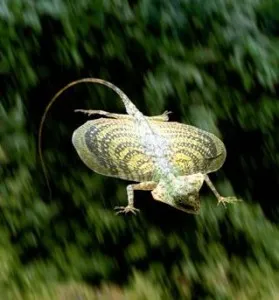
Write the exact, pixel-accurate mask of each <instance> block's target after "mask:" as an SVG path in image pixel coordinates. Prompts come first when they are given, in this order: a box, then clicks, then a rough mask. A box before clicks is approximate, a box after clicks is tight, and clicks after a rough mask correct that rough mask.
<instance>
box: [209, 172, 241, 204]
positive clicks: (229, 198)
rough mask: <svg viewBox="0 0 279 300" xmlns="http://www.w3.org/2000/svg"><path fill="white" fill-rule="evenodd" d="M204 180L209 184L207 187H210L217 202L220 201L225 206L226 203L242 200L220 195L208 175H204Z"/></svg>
mask: <svg viewBox="0 0 279 300" xmlns="http://www.w3.org/2000/svg"><path fill="white" fill-rule="evenodd" d="M204 180H205V182H206V184H207V185H208V186H209V188H210V189H211V191H212V192H213V194H214V195H215V197H216V198H217V200H218V204H217V205H219V204H220V203H222V204H223V205H225V206H226V203H235V202H240V201H242V200H240V199H237V198H236V197H223V196H221V195H220V194H219V193H218V191H217V190H216V188H215V186H214V185H213V183H212V181H211V180H210V179H209V177H208V175H204Z"/></svg>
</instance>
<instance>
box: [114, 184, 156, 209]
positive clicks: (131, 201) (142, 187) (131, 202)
mask: <svg viewBox="0 0 279 300" xmlns="http://www.w3.org/2000/svg"><path fill="white" fill-rule="evenodd" d="M156 185H157V183H156V182H154V181H146V182H141V183H137V184H129V185H128V186H127V196H128V205H127V206H116V207H115V208H114V209H115V210H118V212H117V213H116V214H117V215H118V214H121V213H125V214H127V213H129V212H131V213H133V214H134V215H135V214H136V212H139V211H140V210H139V209H138V208H135V207H134V191H135V190H138V191H152V190H153V189H154V188H155V187H156Z"/></svg>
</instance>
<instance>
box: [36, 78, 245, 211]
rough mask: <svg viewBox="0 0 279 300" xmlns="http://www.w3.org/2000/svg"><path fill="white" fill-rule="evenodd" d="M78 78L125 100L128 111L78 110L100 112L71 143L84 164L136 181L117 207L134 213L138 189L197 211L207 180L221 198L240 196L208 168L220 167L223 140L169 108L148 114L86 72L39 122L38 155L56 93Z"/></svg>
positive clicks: (221, 200)
mask: <svg viewBox="0 0 279 300" xmlns="http://www.w3.org/2000/svg"><path fill="white" fill-rule="evenodd" d="M79 83H95V84H101V85H104V86H107V87H109V88H110V89H112V90H113V91H114V92H115V93H117V94H118V96H119V97H120V99H121V100H122V102H123V104H124V106H125V108H126V112H127V114H116V113H109V112H106V111H102V110H83V109H77V110H76V111H77V112H82V113H86V114H88V115H90V116H91V115H100V116H102V117H101V118H99V119H95V120H90V121H87V122H86V123H84V124H83V125H81V126H80V127H78V128H77V129H76V130H75V131H74V133H73V135H72V144H73V146H74V148H75V149H76V152H77V154H78V155H79V157H80V159H81V160H82V161H83V162H84V164H85V165H86V166H87V167H89V168H90V169H91V170H93V171H95V172H96V173H99V174H102V175H105V176H109V177H116V178H120V179H123V180H128V181H132V182H134V183H133V184H129V185H128V186H127V197H128V205H127V206H117V207H116V208H115V209H116V210H117V213H122V212H124V213H128V212H132V213H134V214H135V213H136V212H137V211H139V210H138V209H137V208H135V207H134V191H135V190H144V191H151V194H152V197H153V199H154V200H157V201H161V202H163V203H166V204H168V205H170V206H173V207H175V208H176V209H179V210H182V211H184V212H187V213H192V214H196V213H198V211H199V208H200V199H199V191H200V189H201V187H202V185H203V183H204V182H206V184H207V185H208V186H209V188H210V189H211V190H212V192H213V193H214V195H215V196H216V198H217V200H218V204H219V203H223V204H225V203H232V202H236V201H240V200H238V199H237V198H235V197H223V196H221V195H220V194H219V193H218V191H217V190H216V188H215V187H214V185H213V183H212V182H211V180H210V179H209V176H208V174H209V173H212V172H215V171H217V170H218V169H220V168H221V167H222V165H223V164H224V162H225V159H226V155H227V152H226V148H225V145H224V143H223V142H222V141H221V140H220V139H219V138H218V137H216V136H215V135H213V134H212V133H209V132H207V131H204V130H201V129H199V128H197V127H194V126H191V125H186V124H182V123H178V122H169V116H168V115H169V112H168V111H166V112H164V113H163V114H161V115H157V116H145V115H143V114H142V113H141V112H140V111H139V110H138V109H137V107H136V106H135V105H134V104H133V103H132V101H131V100H130V99H129V98H128V97H127V95H126V94H125V93H124V92H123V91H122V90H120V89H119V88H118V87H117V86H115V85H114V84H112V83H110V82H108V81H105V80H103V79H99V78H83V79H79V80H76V81H73V82H71V83H69V84H68V85H66V86H65V87H64V88H62V89H61V90H60V91H59V92H58V93H57V94H56V95H55V96H54V97H53V98H52V100H51V101H50V103H49V104H48V106H47V107H46V109H45V112H44V114H43V117H42V120H41V123H40V128H39V144H38V148H39V155H40V159H41V163H42V166H43V172H44V174H45V176H46V180H47V184H48V186H49V181H48V179H47V172H46V167H45V164H44V161H43V157H42V146H41V145H42V142H41V136H42V129H43V125H44V122H45V119H46V115H47V113H48V111H49V109H50V107H51V106H52V104H53V103H54V102H55V101H56V99H57V98H58V97H59V96H60V95H61V94H62V93H63V92H64V91H65V90H67V89H68V88H70V87H72V86H74V85H76V84H79Z"/></svg>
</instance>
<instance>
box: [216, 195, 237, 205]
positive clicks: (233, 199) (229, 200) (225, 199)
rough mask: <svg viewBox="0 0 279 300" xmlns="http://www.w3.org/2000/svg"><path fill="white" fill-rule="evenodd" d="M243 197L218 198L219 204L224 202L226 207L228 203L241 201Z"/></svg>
mask: <svg viewBox="0 0 279 300" xmlns="http://www.w3.org/2000/svg"><path fill="white" fill-rule="evenodd" d="M241 201H242V200H241V199H237V198H236V197H220V198H219V199H218V204H217V205H219V204H220V203H222V204H223V205H224V206H225V207H226V203H235V202H241Z"/></svg>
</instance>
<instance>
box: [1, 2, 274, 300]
mask: <svg viewBox="0 0 279 300" xmlns="http://www.w3.org/2000/svg"><path fill="white" fill-rule="evenodd" d="M278 16H279V1H277V0H276V1H266V0H249V1H248V0H246V1H242V0H234V1H232V0H208V1H204V0H183V1H176V0H174V1H147V0H139V1H137V2H135V3H133V4H131V2H130V1H126V0H125V1H118V0H113V1H101V0H96V1H90V0H82V1H72V0H67V1H66V0H59V1H58V0H55V1H54V0H37V1H33V2H32V1H31V2H30V1H27V0H26V1H23V0H12V1H1V3H0V35H1V45H0V75H1V77H2V80H1V82H0V85H1V88H0V90H1V91H2V92H1V96H2V98H1V103H0V178H1V181H0V205H1V207H0V208H1V215H0V233H1V234H0V295H1V297H2V298H3V299H8V300H9V299H44V298H45V299H46V300H47V299H55V298H57V299H58V300H62V299H76V298H77V297H80V298H81V297H83V298H84V299H86V297H87V298H88V299H95V298H94V297H97V296H96V295H98V293H99V295H100V294H101V295H102V296H103V299H111V298H110V297H112V295H117V297H119V299H173V298H183V299H193V298H195V299H277V298H278V293H279V290H278V284H277V283H278V280H279V273H278V265H279V256H278V250H277V249H278V247H279V245H278V242H277V241H279V230H278V226H277V225H276V224H273V223H271V221H270V219H271V217H270V216H273V218H272V220H273V221H274V220H276V213H277V212H278V211H279V210H278V205H277V207H276V204H275V203H274V200H275V199H276V198H274V197H273V195H272V193H273V192H277V186H278V178H277V177H278V176H277V174H275V172H273V169H278V166H279V157H278V154H277V152H278V151H277V149H278V147H279V144H278V143H279V142H278V139H277V138H276V137H277V126H278V115H279V105H278V103H279V102H278V76H279V54H278V51H277V49H278V41H279V40H278ZM81 76H95V77H100V78H104V79H107V80H109V81H111V82H114V83H115V84H117V85H118V86H119V87H121V89H123V91H125V92H126V93H127V95H129V97H130V98H131V99H132V100H133V101H134V102H135V104H136V105H137V106H138V107H139V108H140V109H141V110H142V111H143V112H144V113H145V114H150V115H151V114H159V113H162V111H164V110H171V111H173V112H174V114H173V116H174V118H180V121H183V122H187V123H191V124H193V125H197V126H199V127H201V128H204V129H206V130H208V131H211V132H214V133H216V134H218V135H220V136H222V137H223V138H224V140H225V143H226V145H227V147H228V160H227V162H226V164H225V166H224V168H223V169H222V170H221V171H220V172H218V174H220V177H218V178H214V182H217V183H218V185H217V186H218V188H219V190H220V191H221V192H222V193H223V194H227V195H229V194H240V195H241V196H242V198H244V200H245V201H244V202H243V203H240V204H237V205H232V206H228V207H227V208H226V209H225V208H224V207H221V206H218V207H217V206H216V205H215V202H216V200H215V199H213V196H211V197H206V194H205V190H203V191H202V195H201V196H202V209H201V213H200V215H198V216H195V217H193V216H191V215H187V214H183V213H181V212H179V211H175V210H173V209H172V208H170V207H165V206H164V205H162V204H159V203H154V201H152V199H151V197H150V196H148V193H144V192H142V193H140V192H136V206H137V207H139V208H140V209H141V214H140V215H138V216H136V217H132V216H126V217H125V216H115V215H114V212H113V207H114V206H116V205H122V204H123V205H124V204H125V203H126V190H125V186H126V183H125V182H123V181H120V180H117V179H113V178H105V177H104V176H101V175H97V174H94V173H93V172H91V171H90V170H88V169H87V168H86V167H85V166H84V165H83V164H82V162H81V161H80V160H79V159H78V157H77V155H76V153H75V152H74V151H73V149H72V146H71V143H70V140H71V134H72V131H73V130H74V129H75V128H76V127H77V126H79V125H80V124H81V123H82V122H84V121H85V119H86V118H85V117H84V116H77V115H75V114H73V113H72V110H73V109H74V108H88V107H90V108H92V109H106V110H109V111H114V112H123V111H124V109H123V107H122V106H121V105H120V101H118V100H117V98H116V96H115V95H114V94H113V93H112V92H111V91H108V90H106V89H105V88H104V87H96V86H89V87H88V86H85V85H84V86H82V87H78V88H75V89H73V90H72V93H71V92H68V93H66V94H65V95H64V96H63V97H62V98H65V101H64V103H62V99H61V104H58V102H59V100H58V102H57V103H56V105H54V107H53V110H52V111H51V112H50V113H49V116H48V118H47V123H46V127H45V130H44V133H43V145H44V146H43V152H44V158H45V162H46V164H47V166H48V173H49V179H50V182H51V186H52V189H53V197H52V199H49V198H48V194H47V190H46V188H45V183H44V181H43V180H44V178H43V176H42V172H41V168H40V166H39V164H38V159H37V152H36V151H37V149H36V141H37V140H36V139H37V131H38V125H39V118H40V116H41V114H42V112H43V108H44V107H45V106H46V104H47V103H48V101H49V100H50V98H51V97H52V96H53V94H54V93H55V92H56V91H58V89H59V88H60V87H61V86H63V85H64V84H66V83H68V82H69V81H70V80H74V79H76V78H77V77H81ZM66 98H67V102H66ZM59 105H61V106H59ZM171 117H172V116H171ZM255 136H256V137H255ZM265 175H266V178H268V180H269V183H268V185H266V187H264V183H263V181H262V179H261V178H262V177H265ZM265 203H267V204H265ZM268 204H269V206H268ZM262 208H264V211H265V213H266V215H265V214H263V212H262ZM267 215H269V217H270V219H269V218H268V217H267ZM274 216H275V217H274ZM276 221H278V219H277V220H276ZM111 283H114V284H113V285H112V284H111ZM106 297H107V298H106ZM96 299H98V298H96Z"/></svg>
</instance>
